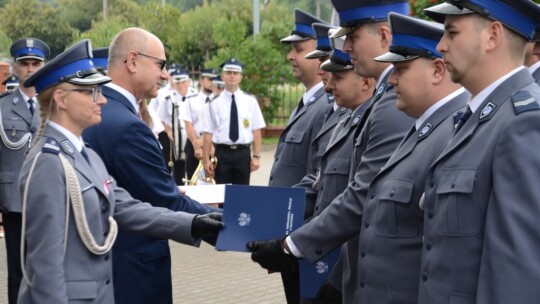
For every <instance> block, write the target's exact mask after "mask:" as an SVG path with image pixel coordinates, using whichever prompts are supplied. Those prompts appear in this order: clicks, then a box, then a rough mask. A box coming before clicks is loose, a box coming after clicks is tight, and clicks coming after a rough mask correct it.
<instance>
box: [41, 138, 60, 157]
mask: <svg viewBox="0 0 540 304" xmlns="http://www.w3.org/2000/svg"><path fill="white" fill-rule="evenodd" d="M41 152H43V153H52V154H59V153H60V145H58V142H57V141H56V140H54V139H52V138H48V139H47V140H46V141H45V144H43V148H42V149H41Z"/></svg>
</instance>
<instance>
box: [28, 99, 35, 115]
mask: <svg viewBox="0 0 540 304" xmlns="http://www.w3.org/2000/svg"><path fill="white" fill-rule="evenodd" d="M28 110H30V114H32V116H34V100H33V99H32V98H30V99H28Z"/></svg>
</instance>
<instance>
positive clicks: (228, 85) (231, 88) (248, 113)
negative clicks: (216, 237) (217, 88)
mask: <svg viewBox="0 0 540 304" xmlns="http://www.w3.org/2000/svg"><path fill="white" fill-rule="evenodd" d="M221 68H222V73H221V78H223V81H224V82H225V90H224V91H223V93H221V95H219V97H217V98H216V99H214V100H213V101H212V102H210V103H208V104H207V105H208V113H207V115H204V123H203V134H204V135H203V160H204V170H205V172H206V176H215V180H216V182H217V183H219V184H226V183H231V184H243V185H249V176H250V173H251V172H252V171H255V170H258V169H259V166H260V158H261V129H262V128H264V127H266V124H265V122H264V118H263V116H262V112H261V109H260V108H259V103H258V102H257V99H255V97H253V96H251V95H249V94H247V93H245V92H243V91H242V90H240V82H241V81H242V77H243V64H242V63H241V62H240V61H238V60H237V59H236V58H231V59H229V60H227V61H225V62H223V63H222V64H221ZM212 144H213V145H214V146H215V156H216V157H217V160H218V163H217V166H216V167H215V168H214V166H213V165H212V163H211V161H210V157H211V155H210V153H211V145H212ZM250 145H251V146H252V148H253V151H251V150H250ZM212 156H213V155H212Z"/></svg>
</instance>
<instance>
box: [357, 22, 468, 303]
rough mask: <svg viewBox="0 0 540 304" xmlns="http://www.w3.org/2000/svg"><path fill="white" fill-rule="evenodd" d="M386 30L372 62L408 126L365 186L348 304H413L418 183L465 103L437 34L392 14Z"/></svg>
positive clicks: (418, 247) (418, 246)
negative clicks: (387, 67)
mask: <svg viewBox="0 0 540 304" xmlns="http://www.w3.org/2000/svg"><path fill="white" fill-rule="evenodd" d="M389 23H390V26H391V30H392V37H393V39H392V44H391V45H390V51H389V52H388V53H386V54H384V55H382V56H379V57H377V58H375V60H376V61H380V62H381V61H382V62H392V63H393V65H394V71H393V72H392V75H390V78H389V79H388V83H390V84H392V85H394V87H395V90H396V93H397V103H396V106H397V108H398V109H399V110H401V111H403V112H405V113H406V114H407V115H409V116H411V117H413V118H415V119H416V121H415V122H414V125H413V126H412V128H411V129H410V131H409V132H408V134H407V137H406V138H405V139H404V140H403V141H402V142H401V144H400V145H399V146H398V148H397V149H396V151H394V153H393V154H392V156H391V157H390V160H389V161H388V162H387V163H386V164H385V165H384V167H383V168H382V169H381V170H380V172H379V173H377V175H376V176H375V178H374V179H373V180H372V181H371V183H370V185H369V190H368V192H370V193H373V198H372V196H371V195H370V197H369V199H368V200H367V201H366V202H365V204H364V215H363V217H362V222H363V224H364V227H363V228H362V230H361V231H360V237H359V250H360V254H359V256H357V259H358V265H357V271H358V273H357V276H356V278H358V281H357V284H356V286H355V289H354V290H353V293H352V295H353V296H354V295H355V294H354V291H356V299H355V300H354V297H353V298H351V301H350V302H353V301H354V302H355V303H373V304H376V303H392V300H390V299H391V298H392V297H395V298H397V299H400V303H410V304H413V303H417V300H418V298H417V290H418V277H419V275H420V257H421V252H422V246H423V239H422V237H423V225H424V216H423V211H422V206H419V204H420V201H421V196H422V194H423V192H424V185H425V177H426V174H427V171H428V169H429V166H430V164H431V162H432V161H433V160H434V158H435V157H436V156H437V153H438V152H439V151H440V150H441V148H442V147H444V145H445V144H446V143H447V142H448V140H449V139H450V137H451V136H452V133H453V132H454V123H455V121H457V119H456V116H457V115H458V114H461V112H458V111H463V109H464V106H465V104H466V102H467V100H468V99H469V94H468V93H467V92H466V91H465V90H464V89H463V88H461V86H460V85H458V84H455V83H453V82H452V80H451V77H450V73H449V72H448V70H447V69H446V66H445V64H444V61H443V60H442V58H441V54H440V53H439V52H437V51H436V46H437V43H438V42H439V39H440V38H441V37H442V35H443V33H444V31H443V28H442V26H440V25H439V24H436V23H428V22H426V21H423V20H422V21H421V20H419V19H415V18H411V17H407V16H404V15H400V14H395V13H390V14H389ZM426 246H429V244H426ZM380 265H385V267H382V268H381V266H380ZM390 269H394V270H397V271H391V270H390Z"/></svg>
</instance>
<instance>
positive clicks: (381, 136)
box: [291, 71, 413, 262]
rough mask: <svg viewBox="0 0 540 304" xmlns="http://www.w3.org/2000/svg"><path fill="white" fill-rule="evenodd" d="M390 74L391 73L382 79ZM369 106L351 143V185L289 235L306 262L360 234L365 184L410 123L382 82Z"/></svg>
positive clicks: (409, 119) (388, 88)
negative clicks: (353, 149) (359, 130)
mask: <svg viewBox="0 0 540 304" xmlns="http://www.w3.org/2000/svg"><path fill="white" fill-rule="evenodd" d="M390 74H391V71H390V72H389V73H387V75H386V77H388V75H390ZM371 103H373V105H372V106H371V107H370V108H368V109H367V110H366V112H367V111H369V114H368V115H365V116H364V117H367V118H366V121H365V123H364V125H363V127H362V131H361V132H360V134H359V135H358V138H357V139H356V142H355V154H356V157H355V156H354V155H353V164H354V163H358V167H357V168H356V173H355V174H354V179H353V182H351V183H349V185H348V186H347V188H346V189H345V191H344V192H342V193H341V194H340V195H339V196H338V197H336V198H335V199H334V200H333V201H332V203H331V204H330V206H328V208H326V209H324V211H323V212H322V213H321V214H320V215H319V216H318V217H317V219H314V220H312V221H310V222H309V223H306V224H305V225H304V226H302V227H300V228H299V229H297V230H296V231H294V232H293V233H291V238H292V240H293V242H294V244H295V245H296V246H297V247H298V249H299V250H300V251H301V252H302V254H303V255H304V257H305V258H306V259H307V260H309V261H310V262H315V261H317V260H319V259H321V258H322V257H324V256H325V255H327V254H328V253H330V252H331V251H332V250H333V249H334V248H336V247H337V246H338V245H341V244H343V243H345V242H346V241H347V240H349V239H350V238H352V237H353V236H355V235H356V234H358V233H359V232H360V224H361V218H362V212H363V203H364V200H365V197H366V195H367V188H368V185H369V183H370V182H371V180H372V179H373V177H375V175H376V174H377V173H378V172H379V170H380V169H381V168H382V167H383V166H384V164H385V163H386V162H387V161H388V159H389V158H390V156H391V155H392V152H394V150H395V149H396V147H397V146H398V145H399V143H400V142H401V140H402V139H403V137H404V136H405V134H406V133H407V131H408V130H409V129H410V127H411V126H412V124H413V120H412V119H411V118H410V117H408V116H407V115H405V114H404V113H403V112H401V111H399V110H398V109H397V108H396V94H395V92H394V88H393V86H391V85H387V84H386V79H385V80H384V81H383V82H382V85H381V86H380V87H379V89H378V92H377V94H376V95H375V96H374V97H373V99H372V101H371ZM358 160H359V161H358Z"/></svg>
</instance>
